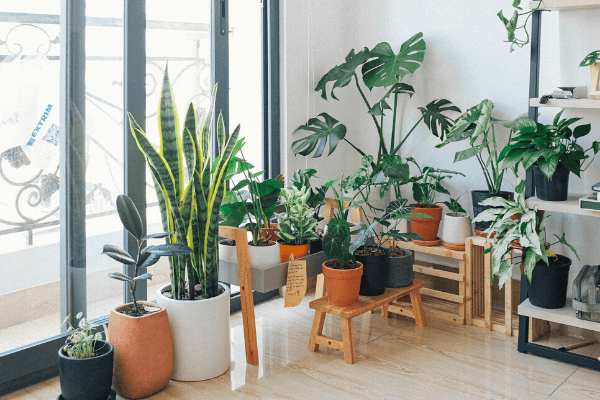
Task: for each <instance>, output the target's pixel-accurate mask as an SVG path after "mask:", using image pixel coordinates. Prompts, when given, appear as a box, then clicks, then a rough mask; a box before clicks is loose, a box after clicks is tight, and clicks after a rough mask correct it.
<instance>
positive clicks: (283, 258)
mask: <svg viewBox="0 0 600 400" xmlns="http://www.w3.org/2000/svg"><path fill="white" fill-rule="evenodd" d="M277 243H279V262H280V263H286V262H288V261H289V260H290V255H292V254H293V255H294V260H297V259H299V258H302V257H306V256H307V255H308V249H309V244H308V243H306V244H285V243H283V242H282V241H281V240H278V241H277Z"/></svg>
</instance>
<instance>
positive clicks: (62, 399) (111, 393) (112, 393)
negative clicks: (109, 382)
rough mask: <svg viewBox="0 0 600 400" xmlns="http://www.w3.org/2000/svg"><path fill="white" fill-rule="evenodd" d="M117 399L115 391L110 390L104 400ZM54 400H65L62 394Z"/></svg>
mask: <svg viewBox="0 0 600 400" xmlns="http://www.w3.org/2000/svg"><path fill="white" fill-rule="evenodd" d="M116 399H117V392H115V389H110V393H109V394H108V397H107V398H106V400H116ZM56 400H65V398H64V397H63V396H62V394H59V395H58V397H57V398H56Z"/></svg>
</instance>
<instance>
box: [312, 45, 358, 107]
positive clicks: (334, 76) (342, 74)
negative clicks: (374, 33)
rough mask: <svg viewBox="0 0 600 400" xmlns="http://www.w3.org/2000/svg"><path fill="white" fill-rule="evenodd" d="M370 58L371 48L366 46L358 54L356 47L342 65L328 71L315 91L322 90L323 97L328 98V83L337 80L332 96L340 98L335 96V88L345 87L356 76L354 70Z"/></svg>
mask: <svg viewBox="0 0 600 400" xmlns="http://www.w3.org/2000/svg"><path fill="white" fill-rule="evenodd" d="M368 59H369V49H367V48H366V47H365V48H364V49H362V50H361V51H360V52H359V53H358V54H355V53H354V49H352V50H350V53H348V55H347V56H346V62H345V63H343V64H340V65H336V66H335V67H333V68H332V69H331V70H330V71H329V72H327V73H326V74H325V75H323V77H322V78H321V80H320V81H319V83H317V87H316V88H315V91H319V90H320V91H321V97H322V98H324V99H325V100H327V84H328V83H329V82H335V83H334V84H333V87H332V88H331V97H332V98H334V99H336V100H337V99H338V98H337V97H335V94H334V93H333V90H334V89H335V88H336V87H344V86H346V85H348V83H350V81H351V80H352V77H353V76H354V71H356V68H357V67H358V66H359V65H361V64H363V63H364V62H365V61H367V60H368Z"/></svg>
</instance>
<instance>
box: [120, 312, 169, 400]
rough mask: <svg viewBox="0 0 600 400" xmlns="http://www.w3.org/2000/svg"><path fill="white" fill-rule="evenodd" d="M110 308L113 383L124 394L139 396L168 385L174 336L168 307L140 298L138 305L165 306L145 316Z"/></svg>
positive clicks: (131, 397)
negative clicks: (113, 355)
mask: <svg viewBox="0 0 600 400" xmlns="http://www.w3.org/2000/svg"><path fill="white" fill-rule="evenodd" d="M130 304H133V303H129V304H125V305H122V306H119V307H116V308H114V309H113V310H112V311H111V312H110V320H109V323H108V338H109V340H110V343H112V345H113V346H114V348H115V362H114V374H113V387H114V388H115V390H116V391H117V393H118V394H120V395H121V396H123V397H127V398H130V399H139V398H142V397H146V396H150V395H152V394H154V393H157V392H159V391H161V390H162V389H164V387H165V386H167V384H168V383H169V379H171V375H172V374H173V339H172V337H171V329H170V328H169V318H168V317H167V310H166V309H165V308H164V307H162V306H159V305H158V304H154V303H148V302H145V301H138V306H141V307H144V305H147V306H150V307H158V308H160V309H161V310H160V311H158V312H155V313H152V314H146V315H144V316H141V317H131V316H129V315H125V314H122V313H120V312H119V310H121V309H123V308H125V307H127V306H128V305H130Z"/></svg>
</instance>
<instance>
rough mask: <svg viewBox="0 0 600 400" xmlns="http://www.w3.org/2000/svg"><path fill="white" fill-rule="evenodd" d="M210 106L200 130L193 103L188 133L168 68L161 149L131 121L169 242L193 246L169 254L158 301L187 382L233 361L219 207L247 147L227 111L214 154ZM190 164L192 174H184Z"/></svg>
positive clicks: (178, 375)
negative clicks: (232, 166)
mask: <svg viewBox="0 0 600 400" xmlns="http://www.w3.org/2000/svg"><path fill="white" fill-rule="evenodd" d="M216 89H217V87H216V86H215V88H214V90H213V97H212V105H211V108H210V109H209V110H208V112H207V114H206V118H205V120H204V122H203V123H202V126H201V128H200V129H198V124H197V115H196V110H195V108H194V105H193V104H190V106H189V107H188V109H187V113H186V117H185V122H184V124H183V132H182V133H181V134H180V133H179V132H180V128H179V121H178V117H177V111H176V109H177V108H176V107H175V102H174V99H173V92H172V88H171V84H170V82H169V77H168V70H167V69H165V75H164V79H163V85H162V95H161V100H160V105H159V110H158V120H159V135H160V143H161V145H160V149H158V150H157V149H156V148H155V147H154V146H153V145H152V144H151V143H150V141H149V139H148V137H147V135H146V134H145V133H144V132H143V130H142V129H141V128H140V126H139V125H138V124H136V123H135V121H134V120H133V118H131V117H130V125H131V130H132V132H133V135H134V137H135V139H136V141H137V143H138V146H139V148H140V150H142V152H143V153H144V154H145V156H146V160H147V162H148V166H149V168H150V172H151V174H152V178H153V180H154V187H155V190H156V194H157V197H158V202H159V208H160V211H161V218H162V222H163V229H164V230H165V231H166V232H174V235H172V236H169V237H167V238H165V239H166V241H167V244H169V243H180V244H184V245H187V246H189V247H190V248H191V249H192V250H193V252H192V254H189V255H182V256H174V257H170V258H169V262H170V266H171V283H170V284H168V285H165V286H163V287H161V288H160V289H159V290H158V293H157V303H158V304H159V305H161V306H163V307H165V308H166V309H167V312H168V314H169V325H170V327H171V334H172V336H173V354H174V365H173V376H172V379H175V380H182V381H199V380H205V379H211V378H214V377H216V376H219V375H221V374H223V373H225V372H226V371H227V370H228V369H229V366H230V360H231V354H230V347H231V344H230V340H229V335H230V329H229V297H230V296H229V295H230V289H229V287H228V286H227V285H224V284H220V283H219V280H218V278H219V255H218V247H217V244H218V243H217V242H218V233H219V225H218V223H219V209H220V206H221V203H222V200H223V196H224V193H225V178H226V177H227V176H228V171H229V169H228V167H229V163H230V161H231V159H232V157H234V156H235V155H236V154H237V153H238V151H239V150H240V148H241V146H242V145H243V142H242V141H238V137H239V132H240V127H239V125H238V127H236V128H235V129H234V131H233V132H232V133H231V134H230V135H229V136H228V135H227V132H226V131H225V124H224V121H223V116H222V115H219V118H218V120H217V123H216V139H217V140H216V141H215V145H216V149H215V152H216V153H217V157H215V158H214V161H213V159H211V154H212V151H213V150H212V149H211V142H212V134H211V131H212V129H211V127H212V125H213V110H214V102H215V98H216ZM184 164H185V166H186V167H187V175H186V174H184Z"/></svg>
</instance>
